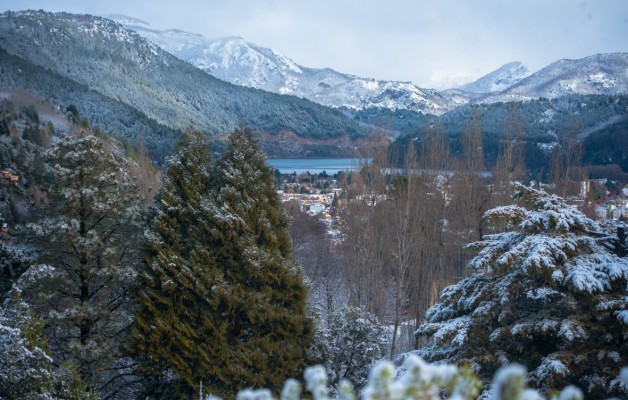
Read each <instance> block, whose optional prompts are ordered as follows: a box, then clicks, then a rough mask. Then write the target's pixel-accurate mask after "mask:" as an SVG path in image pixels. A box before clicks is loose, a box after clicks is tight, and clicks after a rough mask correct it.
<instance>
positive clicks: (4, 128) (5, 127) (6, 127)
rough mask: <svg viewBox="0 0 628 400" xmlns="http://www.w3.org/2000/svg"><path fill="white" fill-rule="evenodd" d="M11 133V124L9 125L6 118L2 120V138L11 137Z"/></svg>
mask: <svg viewBox="0 0 628 400" xmlns="http://www.w3.org/2000/svg"><path fill="white" fill-rule="evenodd" d="M10 133H11V131H9V124H8V123H7V121H6V119H5V118H0V136H9V134H10Z"/></svg>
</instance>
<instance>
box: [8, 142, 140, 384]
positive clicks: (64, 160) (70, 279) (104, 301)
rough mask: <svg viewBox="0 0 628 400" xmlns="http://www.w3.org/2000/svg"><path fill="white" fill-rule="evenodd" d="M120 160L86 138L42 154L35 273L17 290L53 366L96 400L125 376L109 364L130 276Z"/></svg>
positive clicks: (129, 200)
mask: <svg viewBox="0 0 628 400" xmlns="http://www.w3.org/2000/svg"><path fill="white" fill-rule="evenodd" d="M120 157H121V156H120V154H119V153H118V152H117V151H116V149H115V148H114V147H113V146H112V145H110V144H109V143H107V142H105V141H103V140H102V139H99V138H97V137H95V136H92V135H81V136H77V137H67V138H64V139H62V140H61V141H59V143H57V144H56V146H55V147H54V148H52V149H51V150H49V151H48V152H47V154H46V158H47V160H46V161H47V166H48V173H49V179H50V180H49V182H50V188H49V197H48V203H47V204H46V205H45V207H44V208H43V210H42V211H43V218H42V219H41V221H40V222H39V223H38V224H36V225H33V231H34V233H35V235H36V237H37V240H36V242H34V246H35V248H36V250H37V253H38V260H37V263H38V265H34V266H32V267H31V268H30V269H29V270H28V271H27V272H26V273H25V274H24V275H22V277H21V278H20V282H19V285H20V287H22V288H24V295H25V297H26V298H27V299H30V301H31V303H32V304H33V306H34V308H35V310H36V311H38V312H40V313H41V314H42V316H43V317H44V321H45V328H46V329H45V332H46V335H47V336H48V337H49V339H50V348H51V350H52V355H53V357H54V358H55V360H58V361H59V362H61V361H64V360H71V361H73V362H74V363H75V364H76V365H77V368H78V371H79V373H80V376H81V379H82V380H83V381H84V382H85V383H86V384H87V385H88V386H89V387H90V388H91V390H92V391H102V393H103V395H107V394H110V391H114V390H115V389H113V386H116V385H118V384H120V381H119V380H118V378H119V377H120V376H121V375H123V372H124V369H123V368H121V366H120V365H117V364H116V363H117V362H118V361H119V359H120V356H121V355H120V352H119V345H120V343H122V342H123V341H124V338H125V333H126V332H127V328H128V326H129V324H130V323H131V321H132V312H131V309H130V307H131V304H132V301H131V300H132V296H133V293H134V290H135V289H134V286H135V285H136V283H135V282H136V273H137V272H136V269H135V263H136V260H135V258H134V248H133V247H132V246H133V245H134V235H136V234H137V233H138V229H137V225H136V217H137V216H138V207H137V204H138V198H137V196H136V195H135V189H134V187H133V185H132V184H131V183H130V182H129V180H128V178H127V174H126V173H125V172H124V170H123V167H124V161H123V160H122V159H121V158H120Z"/></svg>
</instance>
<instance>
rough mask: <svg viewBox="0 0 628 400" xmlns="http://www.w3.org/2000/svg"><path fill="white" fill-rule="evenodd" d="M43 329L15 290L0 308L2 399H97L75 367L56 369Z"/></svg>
mask: <svg viewBox="0 0 628 400" xmlns="http://www.w3.org/2000/svg"><path fill="white" fill-rule="evenodd" d="M42 328H43V322H42V320H41V319H40V318H39V317H37V316H36V315H35V313H33V312H32V310H31V309H30V307H29V306H28V305H27V304H26V303H25V302H24V301H22V299H21V296H20V292H19V290H17V289H13V290H12V291H11V293H10V296H9V297H8V298H7V299H6V300H5V301H4V304H3V305H2V307H0V399H28V400H35V399H37V400H55V399H67V400H78V399H82V400H93V399H95V398H96V396H95V395H94V394H91V395H90V394H88V393H87V392H86V390H85V389H86V387H85V385H84V384H83V383H82V382H81V381H80V379H79V378H78V373H77V372H76V368H75V367H74V366H73V364H70V363H63V364H62V365H61V366H55V364H54V362H53V360H52V358H51V357H50V356H49V355H48V351H47V349H46V341H45V338H44V337H43V335H42Z"/></svg>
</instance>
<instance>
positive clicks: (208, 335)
mask: <svg viewBox="0 0 628 400" xmlns="http://www.w3.org/2000/svg"><path fill="white" fill-rule="evenodd" d="M210 168H211V159H210V153H209V147H208V143H207V141H206V140H205V139H204V138H203V137H202V136H201V135H200V134H199V133H196V132H185V133H183V134H182V136H181V138H180V140H179V141H178V142H177V144H176V145H175V148H174V150H173V153H172V155H171V156H170V157H169V158H168V159H167V164H166V173H165V174H164V175H163V186H162V188H161V190H160V192H159V193H158V194H157V196H156V198H155V206H154V207H153V208H152V209H151V210H150V211H149V214H150V215H149V219H150V227H149V229H148V230H147V232H146V234H145V236H146V237H145V245H144V258H145V271H144V279H143V280H144V281H145V284H146V288H145V290H144V291H143V292H142V294H141V296H140V298H139V309H138V311H137V314H136V318H135V319H136V320H135V325H134V327H133V341H132V344H131V346H130V348H129V349H130V352H131V354H132V355H133V356H135V357H136V358H137V359H139V360H140V361H141V367H140V371H141V372H142V373H143V374H144V375H145V376H146V377H147V381H146V388H147V392H146V393H145V394H146V395H147V396H150V397H152V398H175V397H176V398H178V397H191V396H192V394H193V393H195V391H196V389H195V387H196V385H198V384H199V382H200V381H201V380H202V379H203V378H205V376H206V374H207V373H208V372H209V371H211V369H210V367H211V365H212V363H213V362H214V361H216V360H215V358H214V354H212V353H211V352H209V351H208V349H207V346H208V345H212V344H214V345H217V344H218V343H219V342H218V341H217V338H218V337H220V336H221V335H220V333H218V332H216V330H215V329H214V324H213V322H212V316H213V314H212V310H213V307H212V304H211V301H212V298H211V296H210V293H209V288H211V287H212V286H213V283H212V282H211V279H212V268H213V267H214V263H213V262H212V263H208V264H206V265H191V262H190V253H191V252H192V251H193V250H194V249H195V247H197V246H198V245H199V243H200V241H201V238H200V237H199V236H198V235H199V224H200V223H201V222H200V219H201V214H202V213H203V203H204V202H205V201H207V199H208V193H209V182H210ZM216 365H218V364H216Z"/></svg>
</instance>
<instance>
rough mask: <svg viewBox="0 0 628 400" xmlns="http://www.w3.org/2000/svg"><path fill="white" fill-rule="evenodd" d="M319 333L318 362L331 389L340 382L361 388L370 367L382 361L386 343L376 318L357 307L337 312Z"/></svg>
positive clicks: (384, 335)
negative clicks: (319, 358) (322, 366)
mask: <svg viewBox="0 0 628 400" xmlns="http://www.w3.org/2000/svg"><path fill="white" fill-rule="evenodd" d="M321 333H322V335H321V337H320V338H319V340H320V341H321V343H320V344H321V346H320V347H321V349H320V351H321V353H322V354H321V358H322V362H323V364H324V366H325V369H326V370H327V373H328V374H329V381H330V384H331V385H332V387H338V385H339V384H340V382H341V381H342V380H343V379H346V380H348V381H350V382H351V383H353V384H354V385H355V386H356V387H358V388H360V387H362V386H364V384H365V383H366V381H367V378H368V375H369V370H370V369H371V367H372V366H373V365H374V363H375V362H376V361H380V360H381V359H383V358H384V356H385V350H386V345H387V343H388V340H387V337H386V336H387V334H386V330H385V329H384V327H383V326H382V325H381V324H380V323H379V321H378V320H377V317H376V316H375V315H373V314H371V313H369V312H368V311H364V310H362V309H360V308H358V307H349V308H347V309H346V310H338V311H336V312H334V313H333V314H332V316H331V319H330V321H329V326H327V327H326V328H324V329H322V332H321Z"/></svg>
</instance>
